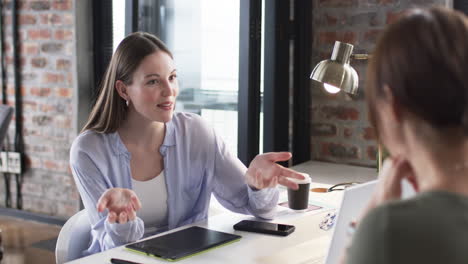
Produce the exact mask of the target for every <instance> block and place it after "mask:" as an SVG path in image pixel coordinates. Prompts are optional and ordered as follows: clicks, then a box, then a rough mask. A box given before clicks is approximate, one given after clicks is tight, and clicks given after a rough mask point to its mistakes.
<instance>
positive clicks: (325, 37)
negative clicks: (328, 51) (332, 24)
mask: <svg viewBox="0 0 468 264" xmlns="http://www.w3.org/2000/svg"><path fill="white" fill-rule="evenodd" d="M356 39H357V33H356V32H352V31H345V32H320V33H319V35H318V42H319V43H321V44H334V43H335V41H341V42H345V43H350V44H353V43H355V42H356Z"/></svg>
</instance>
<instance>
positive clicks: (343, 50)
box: [310, 41, 359, 94]
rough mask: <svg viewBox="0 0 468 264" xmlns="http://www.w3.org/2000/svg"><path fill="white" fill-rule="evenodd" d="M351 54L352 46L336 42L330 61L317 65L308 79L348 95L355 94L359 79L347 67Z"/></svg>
mask: <svg viewBox="0 0 468 264" xmlns="http://www.w3.org/2000/svg"><path fill="white" fill-rule="evenodd" d="M352 52H353V45H351V44H347V43H342V42H339V41H336V42H335V47H334V48H333V53H332V57H331V59H329V60H324V61H321V62H320V63H319V64H317V66H315V68H314V70H313V71H312V73H311V75H310V79H312V80H315V81H318V82H320V83H323V84H324V85H327V84H328V85H331V86H334V87H336V88H338V89H340V90H342V91H345V92H347V93H350V94H356V93H357V90H358V83H359V77H358V75H357V72H356V70H354V69H353V67H351V65H349V60H350V57H351V54H352Z"/></svg>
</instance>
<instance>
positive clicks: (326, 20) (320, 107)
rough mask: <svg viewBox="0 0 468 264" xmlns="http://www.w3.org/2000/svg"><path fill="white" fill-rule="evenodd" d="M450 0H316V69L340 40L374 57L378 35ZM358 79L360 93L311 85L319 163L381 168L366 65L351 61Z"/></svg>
mask: <svg viewBox="0 0 468 264" xmlns="http://www.w3.org/2000/svg"><path fill="white" fill-rule="evenodd" d="M446 3H450V1H449V0H313V21H312V23H313V31H314V42H313V53H312V65H313V66H315V65H316V64H317V63H318V62H319V61H321V60H323V59H329V58H330V55H331V51H332V49H333V45H334V42H335V40H338V41H342V42H347V43H351V44H353V45H354V52H355V53H371V52H372V48H373V46H374V44H375V42H376V39H377V37H378V34H379V33H380V32H381V30H382V29H383V28H384V27H385V25H387V24H388V23H390V22H392V21H394V20H395V18H396V17H397V16H398V15H399V14H400V13H401V12H402V11H403V10H405V9H407V8H410V7H415V6H420V7H422V6H429V5H434V4H440V5H446ZM351 65H352V66H353V67H354V68H355V69H356V71H357V72H358V75H359V81H360V82H359V94H358V95H357V96H356V97H355V98H350V97H349V96H346V95H345V94H342V93H340V94H337V95H330V94H327V93H326V92H324V91H323V89H321V87H319V86H318V85H315V84H314V83H313V84H312V92H311V96H312V98H311V102H312V104H311V109H310V111H311V156H312V158H313V159H316V160H325V161H332V162H338V163H349V164H356V165H362V166H376V153H377V144H376V142H375V136H374V131H373V129H372V128H371V126H370V124H369V122H368V118H367V109H366V104H365V100H364V94H363V92H362V91H363V89H364V80H365V78H366V76H365V70H366V66H367V62H366V61H357V60H354V61H351Z"/></svg>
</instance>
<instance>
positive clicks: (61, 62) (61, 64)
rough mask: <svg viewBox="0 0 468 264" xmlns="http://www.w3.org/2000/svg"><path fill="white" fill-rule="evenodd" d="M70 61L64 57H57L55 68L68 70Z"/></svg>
mask: <svg viewBox="0 0 468 264" xmlns="http://www.w3.org/2000/svg"><path fill="white" fill-rule="evenodd" d="M70 67H71V62H70V60H66V59H58V60H57V62H56V68H57V70H70Z"/></svg>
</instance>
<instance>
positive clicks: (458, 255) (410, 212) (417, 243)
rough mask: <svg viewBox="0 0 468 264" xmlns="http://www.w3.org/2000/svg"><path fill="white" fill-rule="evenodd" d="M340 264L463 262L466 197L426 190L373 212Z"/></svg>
mask: <svg viewBox="0 0 468 264" xmlns="http://www.w3.org/2000/svg"><path fill="white" fill-rule="evenodd" d="M346 263H348V264H367V263H369V264H381V263H382V264H383V263H398V264H404V263H411V264H414V263H425V264H432V263H434V264H436V263H437V264H440V263H451V264H458V263H463V264H466V263H468V196H462V195H459V194H455V193H450V192H444V191H430V192H424V193H421V194H418V195H417V196H415V197H413V198H412V199H408V200H403V201H394V202H389V203H386V204H384V205H382V206H380V207H377V208H375V209H373V210H372V211H370V212H369V214H368V215H367V216H366V217H364V219H363V220H362V221H361V223H360V225H359V227H358V229H357V230H356V233H355V234H354V236H353V242H352V244H351V247H350V248H349V249H348V252H347V261H346Z"/></svg>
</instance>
